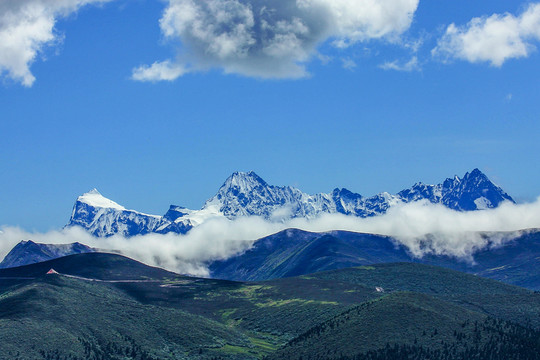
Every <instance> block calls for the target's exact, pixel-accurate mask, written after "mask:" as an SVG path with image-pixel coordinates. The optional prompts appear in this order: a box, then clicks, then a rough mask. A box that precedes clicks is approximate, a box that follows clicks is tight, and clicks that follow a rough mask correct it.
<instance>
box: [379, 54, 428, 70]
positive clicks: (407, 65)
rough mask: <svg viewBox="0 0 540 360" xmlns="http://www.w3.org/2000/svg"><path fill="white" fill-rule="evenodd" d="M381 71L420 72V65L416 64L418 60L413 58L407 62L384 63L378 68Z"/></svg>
mask: <svg viewBox="0 0 540 360" xmlns="http://www.w3.org/2000/svg"><path fill="white" fill-rule="evenodd" d="M379 67H380V68H381V69H383V70H395V71H406V72H411V71H420V69H421V68H420V64H419V63H418V58H417V57H416V56H413V57H412V58H411V59H410V60H409V61H407V62H399V61H398V60H394V61H390V62H385V63H383V64H381V65H380V66H379Z"/></svg>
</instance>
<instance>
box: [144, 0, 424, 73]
mask: <svg viewBox="0 0 540 360" xmlns="http://www.w3.org/2000/svg"><path fill="white" fill-rule="evenodd" d="M418 1H419V0H377V1H376V0H282V1H274V2H267V1H263V0H168V6H167V8H166V9H165V11H164V13H163V16H162V18H161V20H160V26H161V30H162V32H163V34H164V35H165V37H166V38H167V39H168V40H169V41H170V42H173V43H180V44H181V49H182V52H181V54H179V55H178V58H177V59H176V60H175V62H174V64H176V66H178V67H179V68H182V69H190V71H201V70H207V69H210V68H220V69H222V70H223V71H224V72H225V73H234V74H240V75H244V76H251V77H258V78H298V77H304V76H307V75H308V72H307V70H306V67H305V66H306V63H307V62H308V61H309V60H310V59H312V58H313V57H314V56H317V55H318V54H317V47H318V45H320V44H321V43H323V42H325V41H327V40H334V43H335V44H338V45H339V46H340V47H346V46H350V45H351V44H354V43H355V42H358V41H367V40H370V39H381V38H385V39H389V40H392V39H396V38H397V37H399V35H401V34H402V33H403V32H405V31H406V30H407V29H408V28H409V27H410V25H411V22H412V18H413V15H414V13H415V11H416V8H417V6H418ZM168 61H169V62H168V64H169V66H173V65H172V64H173V62H172V61H170V60H168ZM158 64H160V63H158ZM152 67H153V66H152ZM152 67H150V68H152ZM140 69H141V68H138V69H135V73H137V74H138V73H139V70H140ZM142 69H145V68H142ZM135 73H134V78H136V77H135ZM183 74H184V72H181V71H178V72H177V73H176V75H177V77H179V76H181V75H183ZM142 79H143V80H144V79H146V77H142ZM152 79H153V80H155V79H157V78H152ZM167 80H169V79H167Z"/></svg>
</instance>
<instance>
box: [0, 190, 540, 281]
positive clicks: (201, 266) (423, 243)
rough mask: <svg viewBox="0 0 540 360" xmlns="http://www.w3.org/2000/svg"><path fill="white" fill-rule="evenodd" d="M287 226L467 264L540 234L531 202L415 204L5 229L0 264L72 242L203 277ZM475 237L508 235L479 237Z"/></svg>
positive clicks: (537, 210)
mask: <svg viewBox="0 0 540 360" xmlns="http://www.w3.org/2000/svg"><path fill="white" fill-rule="evenodd" d="M291 227H293V228H299V229H304V230H307V231H315V232H324V231H331V230H348V231H355V232H366V233H375V234H384V235H390V236H393V237H394V238H395V239H396V240H397V241H398V242H400V243H401V244H402V245H404V246H405V247H407V248H408V250H409V251H410V252H411V253H412V254H414V255H415V256H419V257H420V256H422V255H424V254H426V253H430V254H444V255H449V256H455V257H459V258H462V259H465V260H469V261H470V260H471V259H472V258H471V255H472V254H473V253H474V252H475V251H477V250H480V249H484V248H486V247H493V246H498V245H501V244H504V243H505V242H506V241H510V240H512V239H513V238H515V236H517V234H519V232H517V231H518V230H522V229H530V228H540V198H539V199H538V200H537V201H536V202H534V203H528V204H520V205H515V204H511V203H504V204H502V205H501V206H499V207H498V208H496V209H491V210H483V211H474V212H458V211H454V210H450V209H448V208H446V207H444V206H442V205H434V204H430V203H427V202H415V203H410V204H403V205H398V206H395V207H393V208H391V209H390V210H389V211H388V213H387V214H385V215H381V216H376V217H372V218H366V219H362V218H357V217H352V216H345V215H341V214H330V215H324V216H321V217H319V218H317V219H313V220H307V219H293V220H290V221H286V222H280V223H277V222H270V221H266V220H264V219H262V218H258V217H247V218H240V219H238V220H234V221H230V220H227V219H224V218H222V219H213V220H210V221H207V222H205V223H204V224H202V225H200V226H198V227H196V228H194V229H193V230H192V231H190V232H189V233H188V234H187V235H176V234H166V235H159V234H150V235H144V236H135V237H131V238H125V237H122V236H112V237H109V238H96V237H94V236H92V235H90V234H88V233H87V232H85V231H84V230H82V229H80V228H69V229H63V230H58V231H51V232H48V233H29V232H26V231H24V230H21V229H19V228H15V227H4V228H3V229H2V231H1V232H0V258H2V257H3V256H5V255H6V254H7V253H8V252H9V250H11V248H13V246H15V245H16V244H17V243H18V242H19V241H21V240H30V239H31V240H33V241H35V242H40V243H49V244H55V243H56V244H60V243H62V244H65V243H71V242H76V241H78V242H81V243H84V244H86V245H89V246H92V247H96V248H99V249H105V250H107V249H108V250H118V251H121V252H122V253H123V254H125V255H127V256H129V257H132V258H134V259H137V260H140V261H142V262H144V263H147V264H150V265H156V266H161V267H164V268H166V269H169V270H173V271H177V272H180V273H185V274H191V275H201V276H207V275H209V273H208V269H207V267H206V265H207V264H208V262H210V261H212V260H216V259H226V258H228V257H231V256H233V255H235V254H238V253H241V252H243V251H245V250H247V249H249V248H250V247H251V246H252V245H253V243H254V241H255V240H256V239H259V238H261V237H264V236H267V235H271V234H273V233H276V232H278V231H280V230H283V229H286V228H291ZM480 232H508V233H498V234H492V235H491V236H489V237H486V236H484V235H483V234H482V233H480Z"/></svg>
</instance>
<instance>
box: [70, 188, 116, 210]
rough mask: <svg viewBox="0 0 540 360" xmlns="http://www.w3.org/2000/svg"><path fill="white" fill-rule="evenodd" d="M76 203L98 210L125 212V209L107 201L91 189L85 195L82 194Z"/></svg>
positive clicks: (95, 190)
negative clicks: (108, 209)
mask: <svg viewBox="0 0 540 360" xmlns="http://www.w3.org/2000/svg"><path fill="white" fill-rule="evenodd" d="M77 201H78V202H81V203H84V204H87V205H90V206H93V207H99V208H110V209H116V210H126V208H125V207H123V206H122V205H119V204H117V203H115V202H114V201H112V200H110V199H107V198H106V197H104V196H103V195H101V193H100V192H99V191H98V190H97V189H96V188H94V189H92V190H90V191H89V192H87V193H84V194H82V195H81V196H79V197H78V198H77Z"/></svg>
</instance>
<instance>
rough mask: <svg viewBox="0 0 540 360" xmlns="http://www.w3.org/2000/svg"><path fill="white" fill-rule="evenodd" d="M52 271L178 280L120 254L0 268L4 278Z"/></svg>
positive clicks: (102, 277)
mask: <svg viewBox="0 0 540 360" xmlns="http://www.w3.org/2000/svg"><path fill="white" fill-rule="evenodd" d="M50 269H54V270H56V271H57V272H59V273H62V274H68V275H75V276H80V277H85V278H92V279H100V280H117V279H121V280H148V279H160V280H161V279H165V278H171V277H179V276H180V275H178V274H175V273H172V272H170V271H166V270H163V269H160V268H156V267H151V266H148V265H144V264H143V263H140V262H138V261H135V260H132V259H129V258H127V257H125V256H122V255H118V254H107V253H87V254H75V255H69V256H65V257H61V258H58V259H53V260H49V261H44V262H40V263H37V264H31V265H26V266H20V267H14V268H8V269H0V278H1V277H39V276H43V275H45V274H46V273H47V271H49V270H50Z"/></svg>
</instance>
